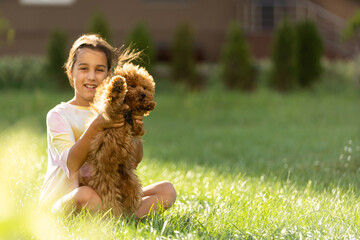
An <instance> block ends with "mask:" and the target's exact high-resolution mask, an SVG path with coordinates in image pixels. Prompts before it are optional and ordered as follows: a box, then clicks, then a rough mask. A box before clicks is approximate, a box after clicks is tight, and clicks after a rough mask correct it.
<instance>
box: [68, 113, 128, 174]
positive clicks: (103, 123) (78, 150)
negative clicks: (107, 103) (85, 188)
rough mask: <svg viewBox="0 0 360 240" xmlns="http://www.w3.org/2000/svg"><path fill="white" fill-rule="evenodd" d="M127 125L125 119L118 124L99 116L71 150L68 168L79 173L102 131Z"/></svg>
mask: <svg viewBox="0 0 360 240" xmlns="http://www.w3.org/2000/svg"><path fill="white" fill-rule="evenodd" d="M124 124H125V120H124V118H121V119H120V120H119V121H117V122H111V121H108V120H106V119H105V118H104V117H103V116H102V115H101V114H99V115H98V116H97V117H96V118H95V119H94V120H93V121H92V122H91V123H90V125H89V127H88V128H87V129H86V130H85V132H84V133H83V135H82V136H81V137H80V138H79V140H78V141H77V142H76V143H75V144H74V145H73V146H72V147H71V148H70V151H69V155H68V158H67V167H68V169H69V170H70V171H72V172H77V171H78V170H79V169H80V168H81V166H82V165H83V164H84V162H85V161H86V157H87V155H88V152H89V149H90V141H91V140H92V139H93V137H95V136H96V134H98V133H99V132H100V131H102V130H104V129H106V128H113V127H121V126H123V125H124Z"/></svg>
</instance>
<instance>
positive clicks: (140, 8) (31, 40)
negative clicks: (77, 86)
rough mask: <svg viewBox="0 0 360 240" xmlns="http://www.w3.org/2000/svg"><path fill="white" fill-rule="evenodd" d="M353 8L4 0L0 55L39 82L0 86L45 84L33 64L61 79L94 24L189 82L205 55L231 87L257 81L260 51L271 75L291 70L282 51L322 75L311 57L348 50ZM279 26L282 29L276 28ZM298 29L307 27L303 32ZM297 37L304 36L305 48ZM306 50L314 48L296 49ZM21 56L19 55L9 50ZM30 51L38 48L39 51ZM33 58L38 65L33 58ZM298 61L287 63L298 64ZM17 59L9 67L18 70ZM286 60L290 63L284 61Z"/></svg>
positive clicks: (161, 72)
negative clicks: (64, 66)
mask: <svg viewBox="0 0 360 240" xmlns="http://www.w3.org/2000/svg"><path fill="white" fill-rule="evenodd" d="M359 8H360V1H357V0H327V1H325V0H311V1H308V0H222V1H219V0H134V1H121V0H107V1H104V2H101V3H99V1H96V0H1V1H0V23H1V24H0V34H1V42H0V54H1V57H2V58H4V57H6V61H5V62H7V63H9V62H10V61H15V62H16V63H15V64H17V65H19V68H20V69H21V67H20V66H23V65H25V66H27V68H31V69H32V70H30V69H29V70H28V74H27V75H29V74H30V73H29V71H33V72H35V73H36V74H35V75H37V76H38V77H37V78H38V80H37V82H38V84H35V82H34V80H32V81H31V82H32V83H31V84H29V83H27V82H26V79H17V78H16V76H11V77H12V78H14V79H12V80H10V79H9V78H10V75H11V74H10V73H8V74H5V76H4V73H3V74H2V75H3V76H1V74H0V88H5V87H6V88H8V87H19V86H20V85H23V86H27V85H31V86H32V87H35V86H37V87H40V86H44V82H42V80H41V77H40V75H42V76H45V75H44V74H39V73H40V71H45V72H46V71H48V72H50V73H48V74H51V75H52V78H59V80H58V83H59V84H60V85H62V84H61V83H62V82H63V84H64V86H62V87H63V88H67V82H66V81H63V78H64V77H65V75H63V69H62V68H61V66H62V64H63V63H64V62H65V60H66V57H67V53H68V51H69V49H70V47H71V45H72V43H73V42H74V41H75V40H76V39H77V38H78V37H79V36H80V35H81V34H84V33H87V32H95V33H99V34H101V35H102V36H103V37H105V38H106V39H107V40H108V41H109V42H110V43H112V44H113V45H114V46H115V47H121V46H122V45H129V44H130V43H133V47H134V48H137V49H140V50H144V52H145V55H144V56H145V57H144V59H143V64H144V65H145V66H146V67H147V68H148V70H151V68H153V74H155V75H156V76H158V77H166V78H169V76H171V78H172V79H178V82H179V81H180V82H181V81H183V82H188V83H187V85H190V87H192V88H193V89H200V88H204V87H206V86H207V85H208V84H209V79H212V78H211V76H209V74H211V73H209V65H210V66H211V65H212V64H218V63H219V64H220V65H221V64H222V66H223V67H222V68H221V69H219V71H218V75H220V76H223V77H222V81H223V82H224V83H225V85H227V86H228V87H230V88H232V89H233V88H234V87H238V88H241V89H245V90H249V89H250V90H253V89H255V88H256V85H257V84H256V83H257V82H258V81H259V74H258V73H259V64H260V62H261V61H262V60H264V59H268V60H272V63H273V66H274V67H273V68H280V70H276V69H275V70H274V71H273V72H279V71H280V73H277V74H278V75H279V74H280V75H284V74H285V75H289V74H290V75H291V74H292V73H283V70H281V66H277V64H276V63H275V62H276V59H277V57H276V56H281V57H280V58H281V61H287V60H285V59H286V58H289V59H292V58H294V61H296V62H298V65H301V63H300V62H301V61H304V62H309V61H311V62H313V65H319V66H315V67H313V68H319V69H318V70H317V72H318V73H316V74H315V76H314V77H313V78H319V76H320V72H321V70H320V67H321V66H320V65H321V64H319V63H317V62H319V61H321V59H324V58H325V59H327V60H331V61H334V60H339V59H340V60H352V59H355V56H356V53H357V52H358V49H357V45H356V37H357V32H356V31H357V25H356V21H355V23H354V21H352V18H354V16H356V11H357V10H358V9H359ZM351 21H352V22H353V23H352V25H351V27H349V25H350V22H351ZM304 22H306V23H307V26H303V28H305V30H303V31H304V32H306V33H301V34H297V35H298V37H296V36H295V37H292V35H294V34H293V33H292V32H296V30H295V28H297V32H298V33H299V32H300V31H301V30H300V28H301V26H299V25H301V24H302V23H304ZM302 25H306V24H302ZM286 27H288V29H289V31H290V34H289V33H286V30H285V33H281V31H282V30H283V29H284V28H285V29H286ZM281 28H282V29H281ZM293 30H294V31H293ZM281 34H283V35H285V38H281V37H277V36H281ZM295 35H296V33H295ZM299 35H307V36H305V37H303V38H302V39H303V40H301V37H299ZM314 39H315V40H314ZM282 41H283V42H282ZM284 41H285V42H284ZM294 42H297V43H296V44H295V43H294ZM295 45H296V46H297V47H296V46H295ZM311 45H316V46H311ZM288 46H289V47H288ZM292 46H293V47H292ZM294 46H295V47H294ZM300 46H302V47H304V46H305V47H304V48H305V50H304V49H302V47H300ZM279 48H283V49H282V50H281V49H279ZM289 48H290V50H289ZM291 48H293V50H291ZM313 49H316V50H313ZM281 51H283V52H284V53H282V52H281ZM296 52H298V53H296ZM305 52H313V54H312V55H317V56H308V55H309V54H308V55H307V56H305V57H301V56H295V55H301V53H303V54H306V53H305ZM233 55H235V56H233ZM290 55H291V56H290ZM310 55H311V54H310ZM19 56H21V57H22V58H21V59H19V58H16V59H14V57H19ZM28 56H31V57H30V59H29V57H28ZM34 56H37V57H38V58H36V61H34V58H33V57H34ZM300 58H305V59H304V60H299V59H300ZM309 58H310V59H311V60H309ZM234 59H235V60H234ZM291 61H292V60H290V62H291ZM34 62H36V63H37V66H34V67H30V65H31V64H33V63H34ZM181 62H182V63H181ZM229 62H233V63H234V64H229ZM280 64H281V63H280ZM0 65H1V66H3V67H7V66H8V65H9V64H6V63H1V64H0ZM10 65H13V64H10ZM40 65H44V67H41V66H40ZM230 65H233V68H238V69H241V68H244V69H243V70H242V71H240V73H239V70H229V69H226V68H231V66H230ZM295 65H296V63H294V66H290V69H291V68H294V71H295V72H297V73H299V72H298V71H299V68H297V67H296V66H295ZM310 65H311V64H310ZM1 66H0V67H1ZM171 66H172V68H171ZM169 67H170V68H169ZM14 68H15V66H13V68H12V69H13V70H12V71H11V72H18V71H17V70H15V69H14ZM22 68H23V67H22ZM34 68H36V70H34ZM42 68H46V69H47V70H46V69H42ZM246 68H251V69H250V70H249V69H246ZM283 68H285V69H289V66H285V67H283ZM20 69H19V70H20ZM177 69H180V70H177ZM0 72H6V70H2V71H0ZM236 72H238V73H236ZM315 72H316V71H315ZM312 74H313V72H311V73H309V75H312ZM12 75H14V74H12ZM215 75H216V74H215ZM240 75H241V76H242V77H241V78H242V79H245V80H243V81H245V83H235V82H238V81H240V80H237V79H236V78H239V76H240ZM275 75H276V74H275ZM4 78H7V80H5V79H4ZM29 78H30V77H29ZM225 78H228V79H227V80H226V79H225ZM270 78H272V79H273V78H275V79H276V78H277V77H276V76H275V77H269V79H270ZM280 78H282V77H280ZM283 78H284V77H283ZM286 78H291V77H289V76H287V77H286ZM179 79H180V80H179ZM181 79H182V80H181ZM189 79H190V80H189ZM246 79H247V80H246ZM28 81H30V80H28ZM274 81H275V82H276V80H274V79H273V80H271V79H270V80H269V81H267V82H270V85H273V86H274V87H275V88H277V89H280V90H282V91H283V90H286V89H288V88H290V86H285V85H287V83H283V82H284V81H290V82H291V81H296V80H291V79H290V80H289V79H287V80H284V79H282V80H281V79H280V80H278V83H274ZM306 81H312V80H306ZM210 82H211V81H210ZM246 82H247V83H246ZM271 82H272V83H271ZM279 82H281V83H279ZM45 85H48V84H45ZM290 85H291V84H290ZM298 85H304V84H302V83H300V84H298ZM310 85H311V84H310Z"/></svg>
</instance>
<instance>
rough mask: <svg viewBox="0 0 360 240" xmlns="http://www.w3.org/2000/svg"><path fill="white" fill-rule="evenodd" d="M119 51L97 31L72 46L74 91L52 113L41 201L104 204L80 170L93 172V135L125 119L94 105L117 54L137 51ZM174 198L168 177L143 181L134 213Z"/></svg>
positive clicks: (69, 65)
mask: <svg viewBox="0 0 360 240" xmlns="http://www.w3.org/2000/svg"><path fill="white" fill-rule="evenodd" d="M117 55H118V54H117V51H116V49H115V48H113V47H111V46H110V45H109V44H108V43H107V42H106V41H105V40H104V39H102V38H101V37H99V36H98V35H83V36H81V37H80V38H79V39H77V40H76V41H75V42H74V44H73V46H72V48H71V49H70V53H69V57H68V60H67V62H66V64H65V67H66V73H67V75H68V79H69V81H70V85H71V86H72V87H73V88H74V90H75V94H74V97H73V98H72V99H71V100H70V101H68V102H62V103H60V104H59V105H57V106H56V107H54V108H53V109H51V110H50V111H49V113H48V115H47V119H46V120H47V121H46V124H47V135H48V137H47V138H48V167H47V173H46V177H45V182H44V185H43V187H42V189H41V194H40V203H41V204H42V205H47V206H51V207H52V208H53V209H54V210H56V211H59V210H62V209H63V210H65V211H67V212H69V211H71V210H72V209H73V208H75V209H76V210H81V209H82V208H86V209H88V210H89V211H90V212H96V211H99V210H102V206H101V199H100V197H99V195H98V194H97V193H96V192H95V191H94V190H93V189H91V188H90V187H88V186H79V183H78V175H79V174H80V175H84V176H88V175H89V174H90V172H91V169H89V167H88V166H87V164H86V163H85V160H86V157H87V153H88V151H89V143H90V141H91V139H92V138H93V137H94V136H96V134H97V133H98V132H99V131H102V130H103V129H106V128H116V127H122V126H123V125H124V123H125V122H124V121H125V120H124V118H122V119H121V120H120V121H118V122H111V121H109V120H106V119H105V118H104V117H103V116H102V115H101V114H98V115H97V116H94V113H92V112H91V111H90V108H89V106H90V103H91V102H92V101H93V98H94V96H95V91H96V88H97V87H98V86H99V85H100V84H101V83H102V81H103V80H104V79H105V78H106V77H107V76H108V75H109V74H111V68H112V67H113V64H114V63H117V61H118V60H119V62H120V63H124V62H126V61H130V60H131V59H134V58H136V57H137V55H138V54H134V53H131V52H129V51H125V53H124V54H121V55H120V56H119V57H118V56H117ZM126 108H128V106H126V105H125V106H124V109H126ZM90 117H94V118H93V121H92V122H91V123H90V124H89V125H88V127H86V121H87V120H88V119H89V118H90ZM134 119H136V122H137V123H138V124H143V122H142V119H143V116H134ZM137 153H138V154H137V156H138V159H137V160H138V161H139V162H140V161H141V159H142V156H143V148H142V143H141V142H138V143H137ZM175 199H176V192H175V189H174V187H173V185H172V184H171V183H169V182H159V183H155V184H152V185H150V186H147V187H144V188H143V198H142V202H141V205H140V207H139V209H138V211H137V212H136V214H135V215H136V216H137V217H143V216H146V215H147V214H148V213H149V212H150V211H156V210H157V209H158V208H159V205H161V206H162V207H163V208H164V209H167V208H169V207H170V206H171V205H172V204H173V203H174V202H175Z"/></svg>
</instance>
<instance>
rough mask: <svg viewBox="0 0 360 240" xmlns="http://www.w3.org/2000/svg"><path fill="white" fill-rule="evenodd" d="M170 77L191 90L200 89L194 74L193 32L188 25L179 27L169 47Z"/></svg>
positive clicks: (196, 75)
mask: <svg viewBox="0 0 360 240" xmlns="http://www.w3.org/2000/svg"><path fill="white" fill-rule="evenodd" d="M171 53H172V59H171V67H172V77H173V80H174V81H175V82H183V83H186V84H187V85H188V86H190V87H191V88H199V87H201V79H200V77H199V76H198V74H197V73H196V62H195V51H194V40H193V32H192V29H191V27H190V25H189V24H186V23H185V24H182V25H179V26H178V28H177V29H176V31H175V35H174V39H173V42H172V46H171Z"/></svg>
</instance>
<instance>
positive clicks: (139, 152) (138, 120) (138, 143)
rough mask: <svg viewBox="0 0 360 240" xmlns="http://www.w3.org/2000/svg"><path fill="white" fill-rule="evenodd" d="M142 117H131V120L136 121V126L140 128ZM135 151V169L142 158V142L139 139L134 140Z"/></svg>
mask: <svg viewBox="0 0 360 240" xmlns="http://www.w3.org/2000/svg"><path fill="white" fill-rule="evenodd" d="M143 117H144V116H142V115H133V119H134V120H135V121H136V124H138V125H140V126H142V125H144V122H143ZM135 141H136V142H135V147H136V148H135V151H136V159H135V160H136V162H135V169H136V168H137V166H138V165H139V163H140V162H141V160H142V158H143V154H144V152H143V145H142V141H141V139H140V138H139V139H137V140H135Z"/></svg>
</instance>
